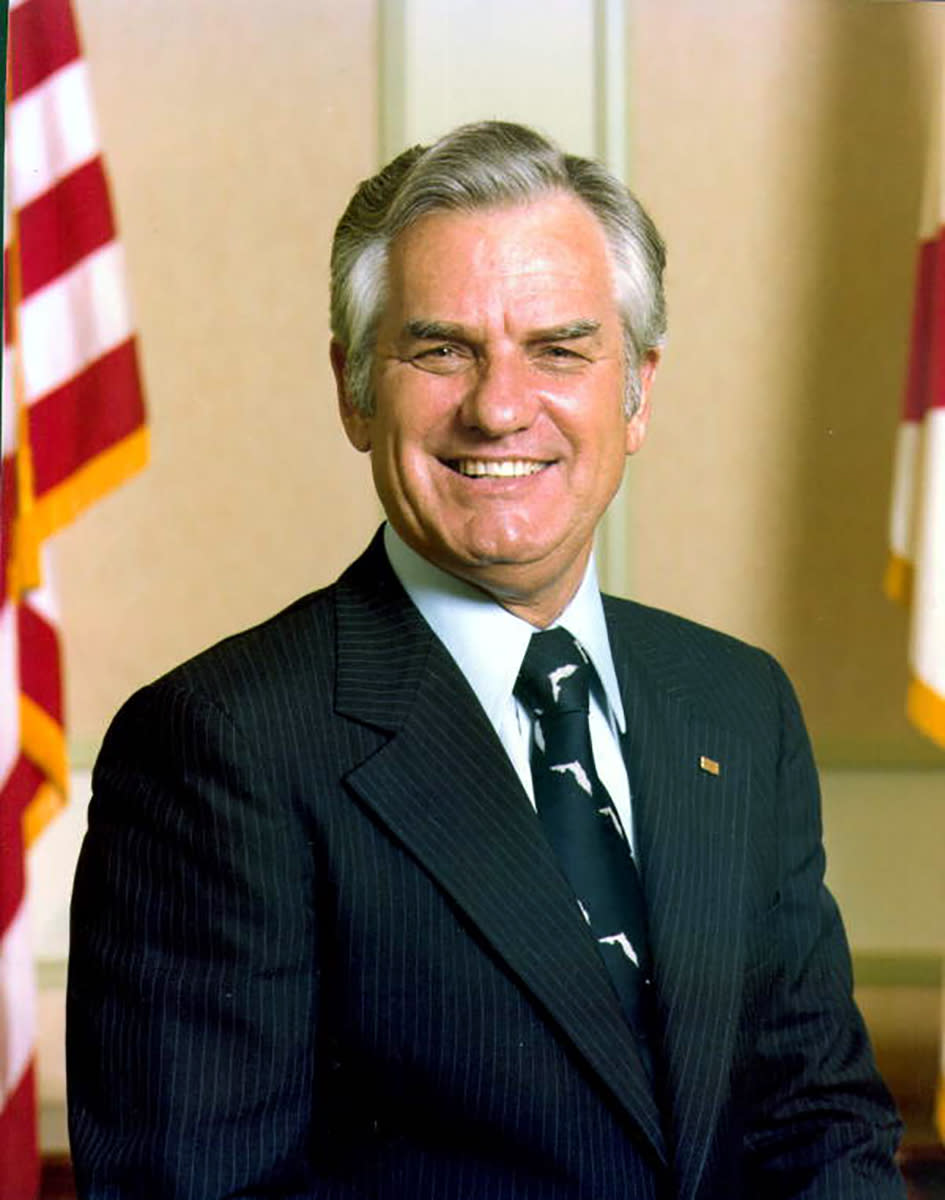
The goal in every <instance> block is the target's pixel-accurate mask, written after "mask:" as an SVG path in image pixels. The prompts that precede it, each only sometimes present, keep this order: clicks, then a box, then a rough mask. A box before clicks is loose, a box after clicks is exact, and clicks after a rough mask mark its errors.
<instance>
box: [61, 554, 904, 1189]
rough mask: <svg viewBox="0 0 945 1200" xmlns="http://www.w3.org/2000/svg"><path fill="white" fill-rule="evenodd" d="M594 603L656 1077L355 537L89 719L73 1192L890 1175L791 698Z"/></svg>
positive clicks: (711, 649)
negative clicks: (623, 790) (294, 597)
mask: <svg viewBox="0 0 945 1200" xmlns="http://www.w3.org/2000/svg"><path fill="white" fill-rule="evenodd" d="M607 616H608V622H609V627H610V635H611V642H612V647H613V653H614V659H615V663H616V667H617V672H618V677H619V678H620V680H621V684H622V688H623V694H624V703H625V705H626V711H627V718H628V724H629V730H630V733H629V744H628V747H627V763H628V770H629V774H630V781H631V787H632V791H633V804H634V817H635V824H636V831H637V833H636V836H637V842H638V846H639V857H640V861H641V865H642V874H643V881H644V887H645V891H646V896H647V903H648V908H649V921H650V929H651V937H652V943H653V949H654V958H655V966H656V983H655V987H656V991H657V997H658V1014H659V1022H660V1025H661V1029H662V1049H661V1051H660V1057H661V1061H662V1070H661V1072H660V1075H661V1084H660V1089H661V1094H660V1096H659V1097H656V1096H654V1094H653V1091H652V1089H651V1087H650V1086H649V1084H648V1083H647V1080H646V1078H645V1075H644V1073H643V1070H642V1068H641V1064H640V1062H639V1058H638V1053H637V1049H636V1046H635V1043H634V1041H633V1038H632V1036H631V1035H630V1033H629V1031H628V1029H627V1026H626V1025H625V1023H624V1021H623V1020H622V1018H621V1015H620V1010H619V1008H618V1005H617V1001H616V998H615V996H614V994H613V992H612V991H611V988H610V984H609V982H608V978H607V976H606V974H605V971H604V968H603V966H602V964H601V962H600V959H599V957H598V955H597V953H596V950H595V947H594V945H593V943H592V942H591V940H590V937H589V934H588V931H587V928H586V926H585V923H584V921H583V919H582V918H581V916H580V914H579V912H578V910H577V907H576V905H575V904H574V901H573V898H572V897H571V895H570V893H569V891H568V888H567V885H566V883H565V882H564V880H563V877H562V876H561V874H560V872H559V870H558V868H557V865H556V862H555V860H554V858H553V856H552V853H551V851H550V850H549V848H548V846H547V844H546V842H545V840H544V838H543V837H542V834H541V831H540V829H539V826H538V824H537V818H536V816H535V814H534V812H533V810H532V808H531V807H530V805H529V803H528V801H527V799H526V797H525V796H524V794H523V793H522V790H521V787H520V785H519V782H518V779H517V777H516V775H515V773H514V771H513V769H512V767H511V765H510V764H509V762H508V760H507V758H506V756H505V754H504V753H503V751H502V749H501V747H500V744H499V742H498V740H497V739H496V736H495V734H494V732H493V730H492V728H491V726H490V725H489V723H488V721H487V720H486V718H485V716H484V714H483V713H482V710H481V709H480V707H479V705H478V703H477V702H476V700H475V698H474V697H473V695H472V693H471V691H470V690H469V688H468V686H467V684H466V682H465V680H464V679H463V677H462V676H461V675H460V673H459V672H458V670H457V668H456V667H455V665H454V664H453V662H452V660H451V659H450V657H449V656H448V654H447V653H446V651H445V650H444V649H443V647H442V646H441V644H440V643H439V642H438V641H437V640H436V639H435V638H434V637H433V635H432V634H431V633H430V631H429V629H428V627H427V626H426V624H425V623H424V621H423V620H422V618H421V617H420V616H419V614H418V613H417V611H416V610H415V608H414V607H413V606H412V604H411V603H410V601H409V600H408V599H407V597H406V596H405V595H404V593H403V591H402V589H401V588H400V585H399V584H398V583H397V581H396V578H395V577H394V575H393V573H392V572H391V570H390V568H389V566H388V564H387V560H386V557H385V555H384V552H383V549H382V547H381V544H380V542H379V540H377V539H375V542H374V543H373V544H372V546H371V548H370V549H369V550H368V552H367V553H366V554H365V555H364V556H363V557H362V558H361V559H360V560H359V561H358V562H357V563H355V564H354V566H353V567H352V568H351V569H350V570H349V571H348V572H347V573H346V574H345V575H344V576H343V577H342V578H341V580H340V581H339V582H338V583H337V584H336V585H334V586H333V587H331V588H328V589H326V590H324V591H322V592H318V593H315V594H314V595H312V596H309V597H306V598H305V599H303V600H301V601H299V602H298V603H297V604H295V605H294V606H293V607H291V608H290V609H288V610H287V611H286V612H284V613H282V614H280V615H279V616H277V617H275V618H274V619H273V620H271V621H269V622H268V623H266V624H264V625H262V626H259V627H258V628H256V629H253V630H250V631H249V632H247V633H244V634H241V635H239V636H237V637H235V638H231V639H229V640H228V641H225V642H223V643H221V644H220V645H219V646H216V647H214V648H213V649H211V650H209V651H207V652H206V653H205V654H202V655H200V656H199V657H198V658H196V659H194V660H193V661H191V662H189V663H186V664H185V665H184V666H182V667H179V668H178V669H177V670H175V671H173V672H171V674H169V675H167V676H166V677H165V678H163V679H162V680H160V681H158V682H157V683H155V684H153V685H151V686H150V687H148V688H145V689H144V690H143V691H141V692H139V693H138V694H137V695H136V696H134V697H133V698H132V699H131V700H130V701H129V702H128V704H127V705H126V706H125V707H124V708H123V710H122V711H121V713H120V714H119V716H118V717H117V718H116V720H115V722H114V724H113V726H112V728H111V730H110V731H109V734H108V736H107V738H106V741H105V745H104V747H103V750H102V754H101V757H100V760H99V763H98V765H97V767H96V772H95V778H94V799H93V801H92V807H91V810H90V814H89V832H88V835H87V837H86V841H85V844H84V847H83V851H82V856H81V860H80V863H79V868H78V873H77V877H76V885H75V896H74V901H73V927H72V953H71V963H70V979H69V1025H68V1042H69V1047H68V1049H69V1070H70V1076H69V1102H70V1118H71V1134H72V1146H73V1154H74V1158H75V1162H76V1168H77V1176H78V1180H79V1184H80V1194H82V1195H85V1196H90V1197H98V1198H104V1197H119V1196H120V1197H126V1196H129V1197H130V1196H135V1197H138V1196H141V1197H145V1196H147V1197H152V1196H153V1197H160V1198H161V1200H170V1198H176V1197H187V1198H192V1200H209V1198H212V1197H222V1196H254V1197H256V1196H258V1197H263V1196H266V1197H274V1196H279V1197H284V1196H293V1197H295V1196H297V1197H339V1198H341V1197H354V1196H357V1197H366V1198H368V1197H370V1198H375V1197H378V1198H382V1197H405V1198H409V1200H413V1198H424V1197H430V1198H436V1200H450V1198H453V1197H456V1198H463V1200H477V1198H479V1197H482V1198H489V1200H520V1198H525V1197H529V1198H532V1197H534V1198H536V1200H537V1198H541V1200H544V1198H546V1197H547V1198H549V1200H550V1198H552V1197H555V1198H557V1197H561V1198H564V1197H573V1198H578V1197H580V1198H582V1200H583V1198H587V1200H594V1198H608V1197H624V1196H633V1197H638V1196H639V1197H657V1196H659V1197H665V1196H680V1197H685V1198H686V1200H695V1198H696V1197H699V1198H701V1200H707V1198H709V1197H712V1198H716V1197H717V1198H719V1200H738V1198H739V1197H755V1198H758V1200H769V1198H776V1197H782V1196H804V1197H811V1198H813V1197H817V1198H826V1197H831V1198H837V1200H840V1198H844V1197H848V1198H850V1200H853V1198H854V1197H855V1198H857V1200H865V1198H870V1200H871V1198H879V1197H899V1196H901V1195H902V1194H903V1193H902V1191H901V1185H900V1183H899V1181H898V1178H897V1176H896V1174H895V1171H894V1169H893V1167H892V1161H891V1155H892V1150H893V1145H894V1141H895V1136H896V1130H897V1126H896V1121H895V1117H894V1116H893V1114H892V1113H891V1111H890V1107H889V1100H888V1097H887V1095H886V1093H885V1091H884V1089H883V1087H882V1085H881V1084H880V1083H879V1081H878V1080H877V1078H876V1076H875V1073H874V1069H873V1066H872V1063H871V1059H870V1053H869V1049H868V1046H867V1043H866V1038H865V1035H864V1033H863V1028H862V1025H861V1022H860V1020H859V1017H858V1016H857V1014H856V1012H855V1010H854V1008H853V1006H852V1003H851V1000H850V977H849V964H848V955H847V950H846V946H845V941H844V937H843V933H842V929H841V926H840V922H839V919H838V916H837V913H836V909H835V907H834V905H833V902H832V901H831V899H830V898H829V896H828V895H827V894H826V893H825V892H824V890H823V888H822V884H821V871H822V866H823V861H822V852H821V848H820V829H819V817H818V803H817V784H816V779H815V775H814V770H813V766H812V762H811V756H810V751H809V748H808V744H807V740H806V736H805V734H804V731H803V727H802V724H801V720H800V716H799V713H798V710H797V706H796V703H795V701H794V698H793V695H792V693H791V690H790V687H789V685H788V684H787V682H786V680H785V679H784V677H783V675H782V674H781V672H780V671H779V669H778V668H777V666H776V665H775V664H774V663H773V662H772V660H771V659H769V658H768V657H767V656H765V655H764V654H762V653H761V652H759V651H756V650H754V649H751V648H748V647H746V646H743V645H741V644H739V643H737V642H735V641H733V640H731V639H729V638H726V637H723V636H721V635H719V634H715V633H711V632H709V631H707V630H705V629H702V628H700V627H698V626H695V625H692V624H690V623H687V622H684V621H682V620H680V619H678V618H675V617H672V616H669V615H667V614H665V613H660V612H655V611H651V610H647V609H644V608H641V607H639V606H638V605H635V604H631V603H628V602H622V601H612V602H611V601H607ZM701 755H707V756H709V757H711V758H713V759H715V760H716V761H717V762H718V763H719V764H720V773H719V774H718V775H717V776H715V775H712V774H709V773H707V772H706V771H704V770H700V766H699V759H700V756H701ZM661 1109H662V1116H661Z"/></svg>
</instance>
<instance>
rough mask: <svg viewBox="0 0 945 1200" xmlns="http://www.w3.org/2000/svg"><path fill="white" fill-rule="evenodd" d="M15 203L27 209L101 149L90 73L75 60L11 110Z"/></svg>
mask: <svg viewBox="0 0 945 1200" xmlns="http://www.w3.org/2000/svg"><path fill="white" fill-rule="evenodd" d="M7 127H8V133H7V155H8V158H9V166H10V198H11V203H12V204H13V206H14V208H22V207H23V205H24V204H28V203H29V202H30V201H31V200H35V199H36V197H37V196H41V195H42V194H43V192H47V191H49V189H50V188H51V187H53V186H54V185H55V184H56V183H57V182H58V181H59V180H60V179H62V178H63V177H64V176H66V175H68V174H69V173H70V172H71V171H74V170H75V169H76V168H77V167H80V166H81V165H82V164H83V163H85V162H88V161H89V159H92V158H95V157H96V156H97V155H98V153H99V149H100V142H99V135H98V127H97V125H96V122H95V114H94V112H93V111H92V94H91V89H90V86H89V77H88V70H87V68H86V65H85V63H84V62H83V61H82V60H81V59H76V61H75V62H72V63H70V64H69V65H68V66H67V67H63V68H62V70H61V71H56V73H55V74H53V75H50V76H49V77H48V79H46V80H45V81H44V82H43V83H42V84H41V85H40V86H39V87H36V88H33V89H31V90H30V91H29V92H27V93H26V95H24V96H21V97H20V99H19V100H16V101H14V103H13V104H11V105H10V108H9V110H8V112H7Z"/></svg>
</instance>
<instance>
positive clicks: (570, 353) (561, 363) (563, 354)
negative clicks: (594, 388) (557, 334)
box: [536, 342, 588, 370]
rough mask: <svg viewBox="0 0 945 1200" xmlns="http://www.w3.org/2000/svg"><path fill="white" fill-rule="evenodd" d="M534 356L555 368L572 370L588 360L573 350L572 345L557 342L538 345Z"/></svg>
mask: <svg viewBox="0 0 945 1200" xmlns="http://www.w3.org/2000/svg"><path fill="white" fill-rule="evenodd" d="M536 357H537V360H538V362H539V363H541V364H543V365H545V366H548V367H552V368H554V369H556V370H568V369H572V370H573V369H576V368H578V367H581V366H583V365H584V364H585V363H586V362H587V361H588V360H587V356H586V355H585V354H581V353H580V351H578V350H575V349H574V347H573V346H563V345H561V344H560V343H558V342H549V343H548V344H547V345H546V346H540V347H539V348H538V353H537V355H536Z"/></svg>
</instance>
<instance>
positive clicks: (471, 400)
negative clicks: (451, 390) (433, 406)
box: [460, 355, 539, 438]
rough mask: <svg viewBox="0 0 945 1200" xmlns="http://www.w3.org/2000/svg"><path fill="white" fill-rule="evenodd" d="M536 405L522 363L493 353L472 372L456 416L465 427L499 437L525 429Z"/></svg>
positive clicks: (532, 417)
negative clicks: (458, 415)
mask: <svg viewBox="0 0 945 1200" xmlns="http://www.w3.org/2000/svg"><path fill="white" fill-rule="evenodd" d="M538 405H539V399H538V394H537V392H536V390H535V382H534V380H530V379H529V372H528V369H527V366H526V364H524V363H521V362H519V361H517V360H516V358H515V357H514V356H512V355H502V356H495V357H490V358H488V359H485V360H483V361H482V362H481V363H480V364H479V367H478V369H477V370H476V371H475V372H473V373H472V377H471V380H470V384H469V387H468V389H467V391H466V393H465V394H464V396H463V401H462V406H461V409H460V417H461V419H462V422H463V424H464V425H465V426H466V428H467V429H473V430H477V431H478V432H479V433H481V434H483V435H484V436H486V437H489V438H499V437H505V436H507V435H508V434H510V433H516V432H518V431H520V430H522V429H527V428H528V427H529V426H530V425H531V424H532V422H533V421H534V419H535V414H536V412H537V411H538Z"/></svg>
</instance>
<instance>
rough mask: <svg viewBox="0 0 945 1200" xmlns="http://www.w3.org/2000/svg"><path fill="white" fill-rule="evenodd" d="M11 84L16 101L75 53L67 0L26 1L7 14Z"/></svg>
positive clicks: (77, 52) (72, 26)
mask: <svg viewBox="0 0 945 1200" xmlns="http://www.w3.org/2000/svg"><path fill="white" fill-rule="evenodd" d="M10 45H11V47H12V50H13V53H12V54H11V58H12V60H13V62H12V73H11V86H12V91H13V99H14V100H16V99H17V98H18V97H19V96H22V95H23V93H24V92H28V91H29V90H30V88H33V87H36V85H37V84H38V83H42V81H43V80H44V79H45V78H46V76H47V75H51V74H52V73H53V72H54V71H58V70H59V69H60V67H64V66H66V64H67V63H70V62H72V61H73V59H75V58H78V56H79V38H78V34H77V33H76V27H75V22H74V21H73V19H72V12H71V9H70V7H69V0H27V2H26V3H25V4H21V5H20V6H19V7H18V8H15V9H14V10H13V11H12V12H11V13H10Z"/></svg>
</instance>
